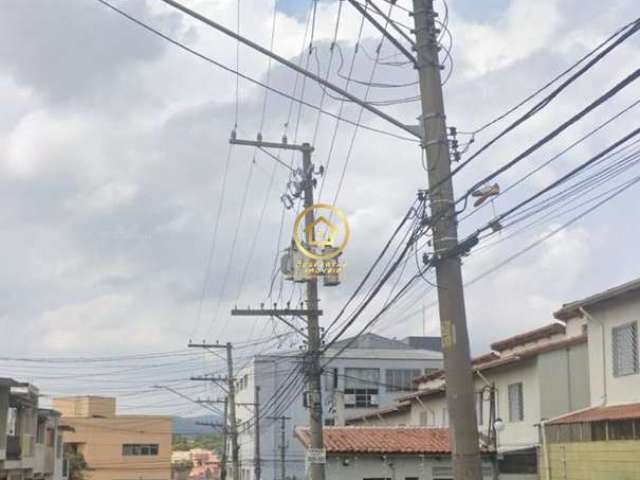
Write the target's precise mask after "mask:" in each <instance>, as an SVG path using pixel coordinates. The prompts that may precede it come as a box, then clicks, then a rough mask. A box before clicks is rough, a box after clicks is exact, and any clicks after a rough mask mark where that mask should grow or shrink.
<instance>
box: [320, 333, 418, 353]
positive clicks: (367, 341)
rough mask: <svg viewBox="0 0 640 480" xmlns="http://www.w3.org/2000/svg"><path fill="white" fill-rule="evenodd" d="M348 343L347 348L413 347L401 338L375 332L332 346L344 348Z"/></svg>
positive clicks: (406, 348)
mask: <svg viewBox="0 0 640 480" xmlns="http://www.w3.org/2000/svg"><path fill="white" fill-rule="evenodd" d="M345 345H348V347H347V348H366V349H383V350H409V349H412V348H413V347H411V346H409V344H407V343H404V342H401V341H400V340H394V339H392V338H387V337H383V336H381V335H376V334H375V333H365V334H364V335H360V336H359V337H357V338H355V339H354V338H353V337H351V338H345V339H344V340H340V341H338V342H336V343H334V344H333V345H332V348H336V349H337V348H342V347H344V346H345Z"/></svg>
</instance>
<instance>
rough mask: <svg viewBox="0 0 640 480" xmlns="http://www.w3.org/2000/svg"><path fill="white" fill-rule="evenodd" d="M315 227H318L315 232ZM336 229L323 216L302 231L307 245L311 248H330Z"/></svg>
mask: <svg viewBox="0 0 640 480" xmlns="http://www.w3.org/2000/svg"><path fill="white" fill-rule="evenodd" d="M316 227H320V228H319V229H318V230H316ZM337 230H338V229H337V227H336V226H335V225H334V224H333V223H332V222H330V221H329V220H327V219H326V218H325V217H324V216H320V217H318V218H316V219H315V220H314V221H313V222H312V223H310V224H309V225H307V226H306V227H305V229H304V234H305V238H306V240H307V244H308V245H311V246H313V247H320V248H324V247H331V246H333V242H334V238H335V235H336V232H337Z"/></svg>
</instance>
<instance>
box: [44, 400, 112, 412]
mask: <svg viewBox="0 0 640 480" xmlns="http://www.w3.org/2000/svg"><path fill="white" fill-rule="evenodd" d="M52 403H53V408H54V409H55V410H57V411H58V412H60V414H61V415H64V416H65V417H113V416H114V415H115V414H116V399H115V398H113V397H93V396H83V397H62V398H54V399H53V402H52Z"/></svg>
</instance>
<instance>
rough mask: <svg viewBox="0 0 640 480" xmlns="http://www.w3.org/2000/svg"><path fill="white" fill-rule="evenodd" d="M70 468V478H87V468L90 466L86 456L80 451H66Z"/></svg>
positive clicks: (81, 479) (72, 479)
mask: <svg viewBox="0 0 640 480" xmlns="http://www.w3.org/2000/svg"><path fill="white" fill-rule="evenodd" d="M64 457H65V459H66V460H67V464H68V468H69V480H87V476H86V470H87V468H89V465H87V462H86V461H85V460H84V456H83V455H82V454H81V453H78V452H68V453H65V456H64Z"/></svg>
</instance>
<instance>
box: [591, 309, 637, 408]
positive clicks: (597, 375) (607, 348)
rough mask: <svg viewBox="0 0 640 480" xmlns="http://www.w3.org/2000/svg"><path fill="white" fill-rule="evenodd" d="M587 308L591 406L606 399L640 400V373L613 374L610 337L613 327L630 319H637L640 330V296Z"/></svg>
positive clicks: (632, 401) (627, 401) (607, 400)
mask: <svg viewBox="0 0 640 480" xmlns="http://www.w3.org/2000/svg"><path fill="white" fill-rule="evenodd" d="M586 311H587V313H588V314H589V317H590V319H589V326H588V334H589V374H590V378H589V383H590V388H591V405H592V406H598V405H602V404H603V403H605V401H606V403H607V404H608V405H615V404H620V403H634V402H640V374H638V373H636V374H633V375H626V376H622V377H615V376H614V375H613V351H612V347H613V345H612V340H611V331H612V329H613V328H614V327H617V326H621V325H625V324H627V323H629V322H636V324H637V328H638V331H639V332H640V298H630V297H624V298H622V299H616V300H612V301H608V302H603V303H601V304H599V305H598V306H595V307H591V308H587V309H586ZM601 322H602V324H603V325H604V327H603V325H602V324H601ZM603 328H604V346H603ZM603 349H604V350H603ZM605 386H606V398H605Z"/></svg>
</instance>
